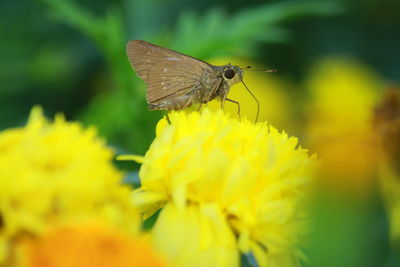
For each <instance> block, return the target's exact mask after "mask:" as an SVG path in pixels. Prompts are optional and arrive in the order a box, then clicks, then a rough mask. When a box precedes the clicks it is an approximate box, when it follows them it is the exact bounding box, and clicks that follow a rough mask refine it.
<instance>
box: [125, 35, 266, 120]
mask: <svg viewBox="0 0 400 267" xmlns="http://www.w3.org/2000/svg"><path fill="white" fill-rule="evenodd" d="M126 52H127V55H128V59H129V62H130V64H131V66H132V68H133V69H135V70H136V73H137V75H138V76H139V77H140V78H141V79H143V80H144V82H145V83H146V85H147V94H146V99H147V103H148V104H149V108H150V109H151V110H180V109H184V108H187V107H189V106H191V105H193V104H200V107H201V105H202V104H205V103H208V102H209V101H211V100H213V99H219V100H220V101H221V107H223V105H224V101H230V102H232V103H234V104H236V105H237V106H238V114H239V117H240V104H239V102H237V101H235V100H232V99H229V98H227V95H228V92H229V90H230V88H231V86H232V85H233V84H235V83H239V82H242V83H243V71H244V70H245V69H246V68H240V67H238V66H234V65H231V64H227V65H223V66H214V65H212V64H209V63H207V62H205V61H202V60H199V59H196V58H194V57H191V56H188V55H185V54H182V53H179V52H176V51H173V50H170V49H168V48H164V47H161V46H158V45H155V44H151V43H149V42H146V41H142V40H131V41H129V42H128V44H127V48H126ZM247 68H249V67H247ZM272 71H274V70H268V72H272ZM243 84H244V83H243ZM244 85H245V84H244ZM245 87H246V89H247V90H248V91H249V92H250V94H251V95H252V96H253V98H254V99H255V100H256V102H257V115H256V121H257V119H258V114H259V109H260V108H259V107H260V105H259V102H258V100H257V98H256V97H255V96H254V95H253V93H252V92H251V91H250V90H249V89H248V88H247V86H246V85H245Z"/></svg>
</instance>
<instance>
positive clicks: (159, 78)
mask: <svg viewBox="0 0 400 267" xmlns="http://www.w3.org/2000/svg"><path fill="white" fill-rule="evenodd" d="M126 51H127V54H128V58H129V61H130V63H131V66H132V67H133V68H134V69H135V70H136V72H137V74H138V76H139V77H140V78H142V79H143V80H144V81H145V83H146V84H147V88H148V89H147V102H148V103H149V104H152V103H157V102H159V101H161V100H167V99H170V98H175V97H177V96H181V95H185V94H190V93H192V89H193V88H196V87H198V86H199V84H200V83H201V81H200V78H201V76H202V75H203V73H204V71H209V72H211V70H212V67H211V65H210V64H208V63H206V62H204V61H201V60H198V59H195V58H193V57H190V56H187V55H184V54H181V53H178V52H176V51H173V50H170V49H167V48H163V47H160V46H157V45H154V44H151V43H148V42H145V41H142V40H131V41H129V42H128V45H127V49H126Z"/></svg>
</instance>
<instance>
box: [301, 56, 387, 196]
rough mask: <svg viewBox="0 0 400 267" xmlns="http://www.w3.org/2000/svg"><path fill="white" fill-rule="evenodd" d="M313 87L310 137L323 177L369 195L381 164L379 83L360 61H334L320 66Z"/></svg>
mask: <svg viewBox="0 0 400 267" xmlns="http://www.w3.org/2000/svg"><path fill="white" fill-rule="evenodd" d="M307 86H308V90H309V92H310V94H311V105H310V106H309V107H307V109H308V112H309V117H310V120H309V122H308V126H307V129H306V135H307V137H308V140H309V146H310V147H311V148H312V149H313V150H314V151H316V152H317V153H318V155H319V157H320V158H321V159H322V169H323V171H324V174H323V175H321V177H329V178H328V179H326V181H327V182H329V183H331V184H335V186H338V188H343V189H345V190H348V189H350V188H352V189H355V190H359V191H364V190H365V186H368V185H370V184H371V183H370V182H371V180H372V179H370V178H369V177H370V176H371V173H372V172H373V171H374V168H375V167H374V166H375V163H376V155H377V153H376V150H375V148H376V143H375V142H376V140H375V139H374V133H373V132H372V130H371V129H372V128H371V123H372V119H373V109H374V106H375V104H376V101H377V99H378V96H379V94H378V91H379V89H380V87H381V83H380V81H379V79H378V78H377V76H376V75H375V74H374V73H373V72H372V71H371V70H369V69H367V68H366V67H365V66H363V65H362V64H360V63H357V62H356V61H354V60H350V59H338V58H336V59H334V58H328V59H325V60H321V61H320V62H319V63H317V64H316V66H315V67H314V68H313V70H312V73H311V74H310V78H309V81H308V83H307Z"/></svg>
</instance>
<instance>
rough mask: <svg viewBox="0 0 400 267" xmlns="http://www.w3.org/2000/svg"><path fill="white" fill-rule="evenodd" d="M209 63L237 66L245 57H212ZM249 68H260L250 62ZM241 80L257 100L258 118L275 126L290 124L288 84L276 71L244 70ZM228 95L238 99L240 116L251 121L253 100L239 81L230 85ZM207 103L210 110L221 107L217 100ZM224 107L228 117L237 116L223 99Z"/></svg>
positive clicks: (289, 125) (240, 64) (279, 127)
mask: <svg viewBox="0 0 400 267" xmlns="http://www.w3.org/2000/svg"><path fill="white" fill-rule="evenodd" d="M210 63H211V64H214V65H225V64H227V63H232V64H234V65H238V66H240V67H245V66H247V65H249V62H248V61H246V60H240V59H232V58H216V59H212V60H210ZM252 69H261V67H258V66H257V65H254V64H252ZM243 81H244V82H245V84H246V85H247V87H248V88H249V89H250V90H251V91H252V92H253V94H254V95H255V96H256V97H257V99H258V101H259V102H260V116H259V121H268V123H270V124H272V125H274V126H275V127H277V128H278V129H292V128H293V120H292V119H291V118H292V112H293V110H292V107H293V105H292V102H291V100H290V97H289V94H288V88H289V84H288V83H287V82H286V81H284V80H283V79H280V78H279V73H262V72H252V71H250V72H245V73H244V76H243ZM228 98H230V99H233V100H236V101H238V102H239V103H240V109H241V116H242V117H245V118H247V119H248V120H251V121H254V119H255V118H256V112H257V103H256V102H255V100H254V99H253V98H252V96H251V95H250V94H249V92H247V90H246V89H245V87H244V86H243V84H241V83H238V84H235V85H234V86H232V88H231V90H230V91H229V94H228ZM207 107H209V108H210V109H211V110H217V109H219V108H221V103H220V102H219V101H217V100H215V101H212V102H211V103H210V104H208V106H207ZM224 111H226V112H228V113H229V114H231V116H232V117H237V116H238V115H237V105H236V104H233V103H230V102H226V103H225V106H224Z"/></svg>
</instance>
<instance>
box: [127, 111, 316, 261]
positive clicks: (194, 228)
mask: <svg viewBox="0 0 400 267" xmlns="http://www.w3.org/2000/svg"><path fill="white" fill-rule="evenodd" d="M169 116H170V120H171V122H172V124H168V123H167V121H166V120H165V119H163V120H161V121H160V122H159V123H158V125H157V131H156V138H155V140H154V141H153V143H152V145H151V147H150V149H149V150H148V152H147V153H146V155H145V157H144V159H143V165H142V167H141V169H140V172H139V176H140V179H141V188H139V189H137V190H136V191H135V192H134V194H133V200H134V203H135V204H136V205H137V206H138V208H139V210H141V211H142V212H143V213H144V214H145V216H146V217H148V216H151V215H152V214H153V213H154V212H155V211H156V210H158V209H159V208H160V207H163V206H165V208H164V209H163V210H162V211H161V214H160V216H159V218H158V220H157V222H156V224H155V227H154V230H153V232H152V234H153V239H154V242H155V244H156V247H158V248H159V249H160V250H161V251H162V252H163V253H164V254H165V255H166V256H167V257H168V258H169V259H170V260H171V261H172V262H173V263H174V266H210V265H209V264H208V263H211V262H214V264H211V265H212V266H238V264H239V251H240V252H242V253H252V254H253V255H254V256H255V258H256V259H257V261H258V263H259V264H260V266H298V261H299V258H300V257H301V255H302V254H301V252H300V249H299V247H298V245H299V239H300V236H301V234H303V233H304V230H303V229H302V223H303V220H304V214H303V213H302V208H301V199H302V198H303V195H304V193H305V192H304V191H303V189H304V187H305V185H306V184H307V183H308V182H309V179H310V171H311V164H310V162H312V159H311V158H310V157H309V156H308V154H307V151H306V150H304V149H301V148H299V147H298V142H297V139H296V138H294V137H288V136H287V134H285V133H280V132H278V131H277V130H276V129H275V128H273V127H271V126H269V125H268V124H266V123H257V124H254V123H253V122H249V121H247V120H243V121H239V120H237V119H232V118H230V117H229V115H226V114H225V113H223V112H222V111H221V110H218V111H217V112H212V111H209V110H208V109H204V110H203V112H202V113H201V114H199V113H198V112H192V113H189V114H186V113H184V112H171V113H170V115H169ZM182 251H185V253H181V254H184V255H181V254H179V252H182ZM178 254H179V255H178ZM197 263H198V264H197Z"/></svg>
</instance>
